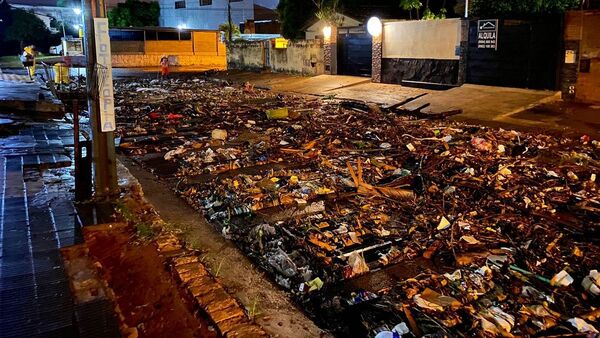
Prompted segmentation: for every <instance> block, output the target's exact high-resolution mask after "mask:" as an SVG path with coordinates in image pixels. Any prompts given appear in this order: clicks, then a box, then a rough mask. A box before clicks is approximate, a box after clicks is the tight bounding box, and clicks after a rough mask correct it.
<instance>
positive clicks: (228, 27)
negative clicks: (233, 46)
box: [219, 21, 240, 41]
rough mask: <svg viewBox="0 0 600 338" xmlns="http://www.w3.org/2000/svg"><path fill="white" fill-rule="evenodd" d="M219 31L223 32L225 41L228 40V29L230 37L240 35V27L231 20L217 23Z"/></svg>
mask: <svg viewBox="0 0 600 338" xmlns="http://www.w3.org/2000/svg"><path fill="white" fill-rule="evenodd" d="M219 31H221V32H225V39H227V41H229V36H230V34H229V31H231V37H232V39H233V38H234V37H238V36H240V27H238V25H236V24H234V23H233V22H231V21H230V22H229V23H227V22H225V23H222V24H220V25H219Z"/></svg>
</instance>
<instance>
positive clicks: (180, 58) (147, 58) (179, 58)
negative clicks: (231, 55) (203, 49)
mask: <svg viewBox="0 0 600 338" xmlns="http://www.w3.org/2000/svg"><path fill="white" fill-rule="evenodd" d="M163 55H168V57H169V63H170V64H171V65H172V66H196V67H204V68H206V69H217V70H225V69H227V64H226V58H225V55H214V56H206V55H177V54H173V55H169V54H143V55H136V54H113V55H112V66H113V67H115V68H132V67H158V66H159V65H160V59H161V58H162V57H163Z"/></svg>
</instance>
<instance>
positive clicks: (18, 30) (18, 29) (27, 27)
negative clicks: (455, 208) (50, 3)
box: [4, 9, 51, 49]
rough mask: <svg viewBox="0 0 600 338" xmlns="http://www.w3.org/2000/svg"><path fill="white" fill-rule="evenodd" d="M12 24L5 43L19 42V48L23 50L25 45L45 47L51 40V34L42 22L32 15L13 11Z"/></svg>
mask: <svg viewBox="0 0 600 338" xmlns="http://www.w3.org/2000/svg"><path fill="white" fill-rule="evenodd" d="M11 16H12V23H11V25H10V26H8V27H7V28H6V31H5V34H4V41H7V42H8V41H17V42H18V43H19V48H20V49H23V47H24V46H25V44H31V43H32V44H37V43H38V42H42V43H43V44H44V45H46V44H47V41H48V40H50V38H51V34H50V31H49V30H48V28H46V25H45V24H44V22H43V21H42V20H40V19H39V18H38V17H37V16H35V15H34V14H32V13H29V12H26V11H24V10H22V9H12V10H11Z"/></svg>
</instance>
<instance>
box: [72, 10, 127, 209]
mask: <svg viewBox="0 0 600 338" xmlns="http://www.w3.org/2000/svg"><path fill="white" fill-rule="evenodd" d="M81 4H82V9H83V10H84V14H85V15H84V33H85V38H84V42H85V52H86V53H85V54H86V58H87V67H86V79H87V81H86V86H87V88H86V89H87V97H88V111H89V112H90V120H91V121H90V122H91V125H92V151H93V161H94V186H95V194H96V197H97V198H110V197H112V196H114V195H116V194H118V193H119V189H118V185H117V166H116V159H115V141H114V140H115V138H114V130H115V117H114V102H113V88H112V72H111V58H110V39H109V37H108V21H107V19H105V18H106V7H105V5H104V0H81Z"/></svg>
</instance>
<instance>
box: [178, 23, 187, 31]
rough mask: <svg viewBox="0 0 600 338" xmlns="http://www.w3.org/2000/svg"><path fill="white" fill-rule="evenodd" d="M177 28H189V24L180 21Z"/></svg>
mask: <svg viewBox="0 0 600 338" xmlns="http://www.w3.org/2000/svg"><path fill="white" fill-rule="evenodd" d="M177 29H178V30H184V29H187V25H186V24H184V23H180V24H179V25H177Z"/></svg>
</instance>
